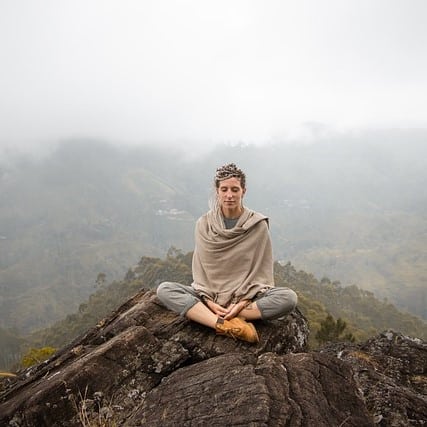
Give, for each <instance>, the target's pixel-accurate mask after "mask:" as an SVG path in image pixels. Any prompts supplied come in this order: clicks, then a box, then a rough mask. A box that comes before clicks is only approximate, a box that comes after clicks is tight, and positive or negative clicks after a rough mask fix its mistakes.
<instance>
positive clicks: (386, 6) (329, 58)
mask: <svg viewBox="0 0 427 427" xmlns="http://www.w3.org/2000/svg"><path fill="white" fill-rule="evenodd" d="M426 15H427V3H425V2H424V1H423V0H411V1H404V0H348V1H342V0H328V1H322V2H319V1H316V0H311V1H308V0H306V1H298V2H297V1H269V0H266V1H263V2H261V1H243V0H240V1H215V2H213V1H203V0H192V1H180V2H176V1H171V0H169V1H121V2H117V1H113V0H102V1H101V0H97V1H96V0H92V1H89V2H87V1H81V0H75V1H73V2H66V1H57V0H51V1H48V0H39V1H37V2H34V1H29V0H28V1H20V2H2V3H1V4H0V52H1V55H2V72H1V77H0V93H1V94H2V96H1V98H0V117H1V120H2V124H1V126H0V144H2V145H3V146H6V145H23V144H27V145H31V144H33V143H35V142H37V141H44V140H46V141H47V140H55V139H58V138H68V137H75V136H82V137H83V136H84V137H86V136H87V137H97V138H108V139H109V140H116V141H119V142H120V141H131V142H132V141H133V142H140V141H150V140H156V141H162V140H167V141H169V142H170V141H172V142H173V141H178V140H179V141H182V140H200V141H237V140H246V141H254V142H262V141H266V140H269V139H271V138H275V137H277V136H278V135H290V134H292V133H295V131H296V130H297V129H300V128H301V126H303V123H305V122H319V123H324V124H326V125H327V126H331V127H337V128H339V127H350V128H351V127H364V126H370V127H372V126H385V127H387V126H424V127H426V126H427V117H426V114H425V111H427V101H426V99H427V96H426V95H427V83H426V79H425V76H426V75H427V57H426V55H425V46H426V42H427V27H426V26H425V20H426V17H427V16H426Z"/></svg>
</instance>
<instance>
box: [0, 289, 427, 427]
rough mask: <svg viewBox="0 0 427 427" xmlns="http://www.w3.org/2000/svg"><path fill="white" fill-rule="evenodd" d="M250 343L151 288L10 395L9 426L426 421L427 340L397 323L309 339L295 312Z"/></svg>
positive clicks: (263, 327)
mask: <svg viewBox="0 0 427 427" xmlns="http://www.w3.org/2000/svg"><path fill="white" fill-rule="evenodd" d="M256 327H257V329H258V331H259V335H260V338H261V340H260V342H259V343H258V344H256V345H251V344H248V343H245V342H241V341H235V340H233V339H231V338H227V337H223V336H217V335H216V334H215V333H214V331H212V330H211V329H209V328H206V327H204V326H201V325H198V324H195V323H193V322H190V321H188V320H186V319H184V318H182V317H180V316H177V315H176V314H174V313H172V312H170V311H168V310H166V309H165V308H164V307H163V306H162V305H161V304H160V302H159V301H158V300H157V298H156V296H155V294H154V293H153V291H141V292H140V293H138V294H137V295H135V296H134V297H133V298H132V299H130V300H129V301H128V302H126V304H124V305H123V306H121V307H120V308H119V309H118V310H117V311H116V312H114V313H113V314H112V315H111V316H110V317H109V318H107V319H104V320H103V321H101V322H100V323H99V324H98V325H96V327H94V328H93V329H91V330H89V331H88V332H87V333H86V334H84V335H83V336H81V337H79V338H77V339H76V340H75V341H74V342H73V343H71V344H70V345H69V346H67V347H65V348H63V349H62V350H60V351H59V352H57V354H55V355H54V356H53V357H52V358H51V359H49V360H48V361H46V362H44V363H42V364H40V365H38V366H35V367H33V368H30V369H28V370H27V371H25V372H23V373H22V374H21V375H20V376H18V377H17V378H16V379H11V380H8V381H9V384H8V385H7V386H6V389H5V390H4V391H3V392H2V394H1V395H0V425H2V426H3V425H5V426H14V427H19V426H31V427H41V426H49V427H54V426H65V427H67V426H80V425H93V426H96V425H105V426H112V425H116V426H128V427H129V426H220V425H221V426H237V425H240V426H316V427H318V426H325V427H326V426H327V427H334V426H336V427H338V426H355V427H356V426H357V427H364V426H375V425H379V426H411V425H413V426H422V425H425V421H426V420H427V409H426V408H427V400H426V399H427V397H426V396H427V390H426V388H427V380H426V369H427V348H426V343H424V342H422V341H420V340H417V339H412V338H409V337H404V336H402V335H400V334H397V333H394V332H392V331H388V332H385V333H383V334H380V335H379V336H377V337H374V338H372V339H371V340H369V341H367V342H366V343H362V344H351V343H336V344H331V345H329V346H326V347H324V348H323V349H321V350H318V351H312V352H308V350H307V348H306V343H307V338H308V333H309V331H308V325H307V321H306V319H305V318H304V316H303V315H302V314H301V313H300V312H299V311H298V310H295V311H294V312H293V313H291V314H289V315H288V316H286V317H284V318H282V319H278V320H275V321H269V322H261V321H259V322H256Z"/></svg>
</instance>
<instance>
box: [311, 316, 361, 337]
mask: <svg viewBox="0 0 427 427" xmlns="http://www.w3.org/2000/svg"><path fill="white" fill-rule="evenodd" d="M346 329H347V323H346V322H344V320H342V319H341V318H338V319H337V320H335V319H334V318H333V316H331V315H330V314H328V315H327V316H326V319H324V320H323V321H322V322H321V323H320V329H319V330H318V331H317V333H316V340H317V341H318V343H319V344H326V343H328V342H337V341H349V342H354V341H356V338H354V335H353V334H351V333H346V334H345V335H343V334H344V332H345V330H346Z"/></svg>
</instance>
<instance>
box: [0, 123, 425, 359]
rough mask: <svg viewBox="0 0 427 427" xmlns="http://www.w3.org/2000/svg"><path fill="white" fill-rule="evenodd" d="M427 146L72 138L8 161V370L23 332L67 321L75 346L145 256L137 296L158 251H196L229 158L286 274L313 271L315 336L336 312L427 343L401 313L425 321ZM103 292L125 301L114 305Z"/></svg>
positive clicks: (4, 188)
mask: <svg viewBox="0 0 427 427" xmlns="http://www.w3.org/2000/svg"><path fill="white" fill-rule="evenodd" d="M396 135H397V136H396ZM425 139H426V133H425V131H419V132H415V131H405V132H403V131H402V133H401V134H396V133H393V134H387V133H386V132H383V133H375V134H370V135H358V136H347V137H346V138H345V139H343V138H342V136H336V137H331V138H329V139H328V140H324V141H319V142H316V143H315V144H305V145H304V144H303V145H292V144H282V145H276V146H269V147H259V146H250V145H236V146H218V147H214V148H213V149H212V151H211V152H210V153H207V154H206V155H200V156H198V157H196V156H195V155H192V156H188V153H185V152H184V151H178V150H175V151H174V150H163V149H161V148H153V147H151V148H150V147H143V148H140V149H126V150H125V149H119V148H115V147H113V146H109V145H107V144H105V143H99V142H98V143H97V142H93V141H92V142H90V141H70V142H68V143H63V144H60V145H59V146H58V148H57V150H56V151H54V152H52V153H51V154H50V155H49V156H47V157H45V158H41V159H38V160H36V159H31V158H15V159H6V158H4V159H3V158H2V160H1V161H0V170H1V174H0V367H3V366H4V367H8V366H11V365H13V364H15V363H18V362H19V360H20V358H21V353H20V349H21V348H22V346H23V341H22V339H21V338H19V337H20V336H23V335H28V334H31V333H33V332H34V331H35V330H41V329H45V328H47V327H49V326H52V325H53V324H55V322H65V320H64V319H65V318H66V316H67V315H69V316H70V319H69V323H67V324H64V326H65V325H66V326H67V328H68V327H69V329H67V328H65V329H66V333H65V335H64V338H63V342H66V340H68V339H70V338H72V337H74V336H75V334H77V333H79V331H81V330H82V329H84V328H85V327H87V325H91V324H93V323H94V322H96V321H97V319H99V316H101V317H102V316H105V315H106V314H108V312H109V311H110V310H114V309H115V307H116V306H117V303H118V301H123V300H124V299H125V298H126V296H125V295H128V293H127V291H129V292H131V288H132V285H131V283H124V282H123V281H122V280H120V279H121V278H122V277H123V276H124V275H125V273H126V270H127V269H128V267H129V266H130V265H133V264H134V263H135V261H136V260H137V258H138V257H139V256H140V254H148V255H150V256H151V257H153V258H147V259H146V265H145V267H142V266H141V265H140V264H139V265H138V266H137V268H139V269H141V270H143V271H141V272H138V274H137V275H136V276H135V277H134V279H133V280H134V285H133V288H132V291H133V292H136V291H137V289H138V286H142V285H143V284H142V278H143V277H144V286H147V287H152V286H155V285H156V282H155V280H158V279H155V277H156V275H157V274H158V273H159V270H162V269H163V268H164V265H163V264H162V263H163V261H162V260H159V259H158V258H155V257H163V256H164V254H165V253H166V252H167V250H168V248H170V247H171V246H172V245H174V246H176V247H179V248H183V250H185V251H189V250H191V249H192V248H193V229H194V223H195V220H196V218H197V217H198V216H199V215H200V214H202V213H203V212H204V211H205V210H206V208H207V200H208V198H209V196H210V189H211V186H212V173H213V171H214V170H215V168H216V167H217V166H218V165H219V164H221V163H225V162H228V161H235V162H237V163H238V164H239V166H241V167H242V168H243V169H244V170H245V171H246V172H247V178H248V180H247V181H248V191H247V194H246V196H245V203H246V204H247V206H249V207H251V208H253V209H256V210H259V211H261V212H263V213H265V214H267V215H268V216H269V217H270V225H271V231H272V233H271V235H272V239H273V247H274V254H275V258H276V259H277V260H280V262H281V264H280V265H281V267H277V271H278V272H277V273H276V274H277V276H278V279H280V280H282V282H283V283H284V282H286V280H285V279H286V278H281V277H280V276H281V275H282V273H281V272H280V271H281V268H282V267H283V268H284V267H285V266H286V263H287V261H288V260H291V261H292V266H291V267H292V268H294V269H296V270H297V271H298V272H296V273H295V277H296V279H298V275H299V274H300V273H299V272H300V271H301V270H304V271H309V272H311V273H313V276H312V278H310V275H306V276H304V275H302V276H304V277H302V276H301V277H300V278H299V279H298V280H299V281H300V282H301V283H300V284H299V286H301V288H300V289H301V291H300V292H299V297H300V306H301V307H302V308H304V310H306V314H307V316H308V317H309V318H310V322H311V325H312V330H313V334H312V335H313V341H314V336H315V334H316V332H317V331H318V330H319V329H320V327H321V326H320V325H321V322H322V321H323V320H324V319H325V318H326V316H327V313H331V315H332V316H334V318H336V319H338V318H341V319H343V320H344V321H345V322H346V323H347V325H348V328H349V331H350V332H351V333H353V334H354V336H355V337H356V338H357V339H361V338H363V337H364V336H366V335H367V334H368V335H369V334H372V333H374V331H376V330H381V329H384V328H386V327H393V328H394V329H397V330H402V331H403V329H402V327H401V326H402V324H406V329H405V330H407V331H411V332H410V334H411V335H418V336H420V337H421V336H424V335H425V325H424V324H422V323H421V324H420V323H419V319H418V318H416V317H414V316H410V315H407V316H406V317H405V318H402V317H401V316H402V315H403V314H402V313H400V312H399V311H398V310H397V308H399V310H402V311H403V310H404V311H406V312H408V313H412V314H415V315H417V316H420V317H422V318H424V319H427V288H426V286H425V282H426V268H427V251H426V239H425V230H426V228H427V215H426V213H427V193H426V192H425V188H426V187H427V144H425ZM170 255H173V254H170ZM173 257H174V256H172V258H173ZM154 260H157V261H154ZM151 261H153V263H154V264H152V263H151ZM156 263H160V264H157V265H156ZM280 265H279V266H280ZM144 269H145V270H144ZM289 269H290V267H289V268H287V270H289ZM171 272H172V270H171ZM175 273H176V272H174V274H175ZM288 273H289V274H290V273H291V272H290V271H287V274H288ZM292 274H293V273H292ZM171 276H172V275H169V276H168V277H169V278H170V277H171ZM315 277H317V278H322V277H324V280H320V281H317V280H316V279H315ZM327 278H331V279H327ZM335 279H339V280H340V281H341V282H340V283H339V282H336V281H335ZM127 280H128V279H127ZM305 281H307V283H312V282H313V283H312V286H308V285H305V284H304V283H305ZM282 282H280V281H279V280H278V283H282ZM108 283H110V285H108ZM116 286H117V287H122V288H123V289H122V291H120V292H119V291H118V290H117V289H115V287H116ZM107 288H108V289H110V291H111V292H113V293H120V294H121V295H123V296H122V297H121V298H124V299H120V296H117V299H114V298H112V299H111V303H112V305H110V306H108V304H107V303H106V301H104V297H105V299H106V300H108V298H109V297H108V296H106V295H104V292H106V291H107ZM113 288H114V290H113ZM329 288H332V290H330V289H329ZM297 289H298V288H297ZM94 292H95V293H94ZM324 295H326V297H325V298H324V297H323V296H324ZM336 295H337V296H336ZM329 298H332V300H334V299H336V300H337V304H335V303H332V302H331V301H330V300H329ZM396 307H397V308H396ZM355 313H358V314H357V315H356V314H355ZM373 313H376V315H377V317H378V318H377V319H376V320H375V322H374V321H373V320H372V317H373ZM414 319H416V320H414ZM420 325H422V326H420ZM65 329H63V330H62V332H64V330H65ZM46 333H47V332H46ZM56 340H57V338H55V339H54V340H53V341H56ZM58 340H59V338H58ZM314 344H315V342H314V343H313V345H314ZM28 345H29V346H32V347H43V345H41V344H40V345H39V344H37V343H36V344H34V345H33V343H29V344H28Z"/></svg>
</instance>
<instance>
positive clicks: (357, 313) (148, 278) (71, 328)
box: [31, 249, 427, 347]
mask: <svg viewBox="0 0 427 427" xmlns="http://www.w3.org/2000/svg"><path fill="white" fill-rule="evenodd" d="M191 258H192V253H191V252H189V253H185V254H184V253H182V252H181V251H179V250H176V249H175V250H170V251H169V254H168V256H167V257H166V258H164V259H160V258H152V257H143V258H141V260H140V262H139V263H138V264H137V265H136V266H135V267H133V268H132V269H130V270H129V271H128V272H127V274H126V277H125V278H124V279H123V280H121V281H116V282H113V283H111V284H110V285H108V286H105V287H103V288H102V289H100V290H98V291H97V292H96V293H94V294H93V295H91V297H90V298H89V300H88V301H87V302H85V303H83V304H81V305H80V307H79V310H78V312H76V313H74V314H71V315H68V316H67V317H66V318H65V319H64V320H62V321H61V322H58V323H57V324H56V325H54V326H52V327H51V328H48V329H45V330H43V331H40V332H38V333H35V334H33V335H32V336H31V341H32V342H33V345H34V346H53V347H62V346H64V345H66V344H67V343H69V342H70V341H72V340H73V339H74V338H75V337H76V336H77V335H79V334H81V333H83V332H84V331H86V330H87V329H89V328H90V327H92V326H93V325H95V324H96V323H97V322H98V321H99V320H100V319H102V318H103V317H105V316H106V315H107V314H108V313H109V312H111V311H113V310H115V309H116V308H117V306H118V305H119V304H120V303H123V302H125V301H126V300H127V299H129V298H130V297H131V296H132V295H134V294H135V293H137V292H138V291H139V290H140V289H141V288H147V289H150V288H151V289H153V288H155V287H156V286H157V285H158V284H159V283H161V282H162V281H165V280H176V281H178V282H180V283H184V284H189V283H191ZM275 281H276V285H277V286H287V287H290V288H292V289H294V290H295V291H296V292H297V293H298V296H299V303H298V307H299V309H300V310H301V311H302V313H303V314H304V315H305V316H306V317H307V319H308V321H309V326H310V331H311V336H310V341H309V342H310V344H311V345H312V346H315V345H316V343H315V340H314V336H315V334H316V332H317V331H318V330H319V327H320V322H321V321H322V320H324V319H325V317H326V316H327V313H331V314H332V315H333V316H334V317H336V318H338V317H341V318H343V319H344V320H346V321H347V322H348V328H349V331H350V332H352V333H353V334H354V335H355V337H356V338H357V339H358V340H363V339H366V338H368V337H370V336H372V335H374V334H376V333H378V332H380V331H382V330H385V329H393V330H399V331H401V332H402V333H403V334H405V335H410V336H414V337H419V338H422V339H427V323H426V322H423V321H422V320H421V319H419V318H417V317H415V316H412V315H409V314H406V313H402V312H399V311H398V310H397V309H396V307H394V306H393V305H392V304H389V303H386V302H382V301H379V300H378V299H376V298H375V296H374V295H373V294H372V293H371V292H369V291H364V290H361V289H359V288H357V287H355V286H351V287H342V286H341V285H340V284H339V283H337V282H334V283H331V282H330V281H329V280H327V279H323V280H322V281H321V282H319V281H318V280H317V279H316V278H315V277H314V276H313V275H312V274H308V273H306V272H304V271H297V270H296V269H295V268H294V267H293V266H292V265H291V264H289V263H288V264H286V265H281V264H279V263H277V262H276V263H275Z"/></svg>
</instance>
